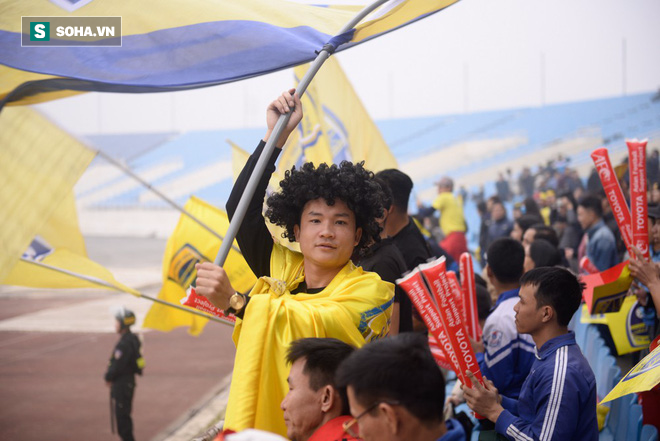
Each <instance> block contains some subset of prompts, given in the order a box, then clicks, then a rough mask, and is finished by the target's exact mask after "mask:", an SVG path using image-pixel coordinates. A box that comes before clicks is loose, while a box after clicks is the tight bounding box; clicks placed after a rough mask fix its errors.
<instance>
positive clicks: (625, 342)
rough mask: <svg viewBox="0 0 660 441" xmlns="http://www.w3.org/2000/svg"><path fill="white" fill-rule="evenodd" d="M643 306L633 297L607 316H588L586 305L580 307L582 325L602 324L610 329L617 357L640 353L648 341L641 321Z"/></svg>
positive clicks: (647, 345)
mask: <svg viewBox="0 0 660 441" xmlns="http://www.w3.org/2000/svg"><path fill="white" fill-rule="evenodd" d="M641 309H643V306H642V305H640V304H639V303H638V302H637V299H636V298H635V297H634V296H628V297H626V298H625V300H624V301H623V304H622V305H621V309H620V310H619V311H618V312H612V313H608V314H594V315H590V314H589V309H588V308H587V305H582V317H581V319H580V320H581V322H582V323H593V324H603V325H607V326H608V327H609V328H610V333H611V334H612V339H613V340H614V346H616V351H617V353H618V355H623V354H628V353H630V352H636V351H641V350H642V349H644V348H648V347H649V344H650V343H651V342H650V340H649V336H648V332H647V328H646V325H645V324H644V322H643V321H642V311H640V310H641Z"/></svg>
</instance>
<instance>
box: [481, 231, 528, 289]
mask: <svg viewBox="0 0 660 441" xmlns="http://www.w3.org/2000/svg"><path fill="white" fill-rule="evenodd" d="M486 260H487V261H488V267H489V268H490V269H491V271H492V272H493V275H494V276H495V278H496V279H497V280H498V281H500V283H516V282H518V281H519V280H520V276H522V275H523V271H524V266H525V249H524V248H523V246H522V244H521V243H520V242H518V241H517V240H514V239H511V238H510V237H500V238H499V239H496V240H495V241H493V243H491V244H490V246H489V247H488V251H487V252H486Z"/></svg>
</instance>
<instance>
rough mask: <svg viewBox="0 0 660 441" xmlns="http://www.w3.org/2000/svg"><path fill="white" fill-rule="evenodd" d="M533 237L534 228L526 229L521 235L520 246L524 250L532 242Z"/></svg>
mask: <svg viewBox="0 0 660 441" xmlns="http://www.w3.org/2000/svg"><path fill="white" fill-rule="evenodd" d="M534 236H536V230H535V229H534V228H528V229H527V231H525V234H523V239H522V244H523V247H524V248H525V250H527V248H529V246H530V245H531V244H532V242H534Z"/></svg>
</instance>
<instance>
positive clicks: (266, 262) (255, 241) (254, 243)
mask: <svg viewBox="0 0 660 441" xmlns="http://www.w3.org/2000/svg"><path fill="white" fill-rule="evenodd" d="M265 146H266V143H265V142H264V141H261V142H259V145H258V146H257V149H256V150H255V151H254V153H252V155H251V156H250V158H249V159H248V161H247V163H246V164H245V167H243V170H242V171H241V174H240V175H239V176H238V179H236V183H235V184H234V188H233V189H232V191H231V194H230V195H229V200H228V201H227V214H228V215H229V219H230V220H231V219H232V218H233V217H234V213H235V212H236V208H237V207H238V202H239V200H240V199H241V196H242V195H243V190H244V189H245V187H246V186H247V183H248V180H249V179H250V176H251V175H252V172H253V171H254V167H255V166H256V164H257V161H258V160H259V156H260V155H261V152H262V151H263V149H264V147H265ZM280 152H281V149H278V148H276V149H275V151H274V152H273V154H272V156H271V157H270V158H269V160H268V163H267V165H266V170H265V171H264V174H263V176H262V177H261V180H260V181H259V183H258V185H257V188H256V190H255V192H254V195H253V196H252V199H251V200H250V204H249V205H248V208H247V211H246V213H245V218H244V219H243V222H242V223H241V226H240V228H239V229H238V233H237V234H236V240H237V241H238V246H239V248H240V249H241V252H242V253H243V257H245V261H246V262H247V263H248V265H250V268H251V269H252V272H254V274H255V275H256V276H257V277H262V276H270V255H271V252H272V251H273V238H272V237H271V235H270V231H268V228H267V227H266V220H265V219H264V217H263V214H262V210H263V204H264V197H265V196H266V188H267V187H268V181H269V180H270V177H271V176H272V174H273V172H274V171H275V161H277V157H278V156H279V154H280Z"/></svg>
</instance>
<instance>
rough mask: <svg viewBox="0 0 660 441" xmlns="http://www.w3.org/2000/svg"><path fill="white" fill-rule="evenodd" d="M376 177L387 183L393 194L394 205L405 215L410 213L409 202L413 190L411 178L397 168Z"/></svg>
mask: <svg viewBox="0 0 660 441" xmlns="http://www.w3.org/2000/svg"><path fill="white" fill-rule="evenodd" d="M376 177H378V178H380V179H382V180H383V181H385V183H386V184H387V186H388V187H389V188H390V191H391V193H392V204H393V205H394V206H395V207H396V208H398V209H399V211H402V212H404V213H407V212H408V200H409V199H410V192H411V191H412V188H413V181H412V179H410V176H408V175H407V174H405V173H404V172H402V171H400V170H397V169H395V168H388V169H387V170H381V171H379V172H378V173H376Z"/></svg>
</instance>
